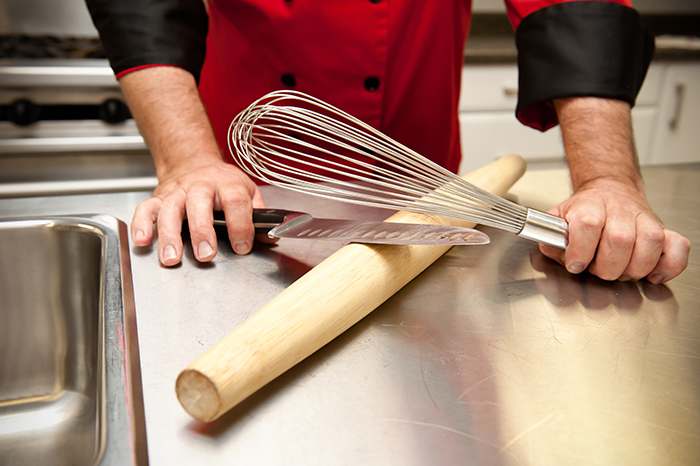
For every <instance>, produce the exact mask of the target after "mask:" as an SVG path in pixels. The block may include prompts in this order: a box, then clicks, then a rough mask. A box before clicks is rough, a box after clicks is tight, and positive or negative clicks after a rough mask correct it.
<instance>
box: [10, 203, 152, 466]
mask: <svg viewBox="0 0 700 466" xmlns="http://www.w3.org/2000/svg"><path fill="white" fill-rule="evenodd" d="M52 223H53V224H59V225H67V226H68V225H71V226H75V225H78V226H80V225H82V226H84V227H89V228H92V229H94V230H97V231H96V232H95V234H98V235H100V236H101V239H102V264H101V275H102V276H101V278H100V297H99V310H100V316H99V318H98V321H99V323H98V325H99V326H100V333H101V335H100V337H99V340H98V348H99V351H100V354H99V357H98V361H99V362H98V366H101V367H98V369H100V371H99V372H98V376H100V377H101V380H100V381H99V382H98V385H101V388H100V394H101V397H100V398H101V399H100V400H98V402H99V403H100V404H99V408H98V409H99V422H100V423H103V425H104V428H103V429H100V431H101V438H100V452H99V454H98V456H97V457H96V460H97V462H96V464H99V465H116V464H119V465H121V464H147V463H148V453H147V443H146V426H145V414H144V407H143V391H142V384H141V368H140V358H139V345H138V333H137V327H136V313H135V312H136V311H135V303H134V291H133V282H132V275H131V260H130V253H129V242H128V233H127V226H126V224H125V223H124V222H122V221H121V220H119V219H117V218H116V217H113V216H111V215H106V214H77V215H76V214H74V215H40V216H31V217H11V218H0V228H7V227H21V226H22V225H23V224H24V225H32V226H36V225H42V224H52Z"/></svg>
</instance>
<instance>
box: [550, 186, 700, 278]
mask: <svg viewBox="0 0 700 466" xmlns="http://www.w3.org/2000/svg"><path fill="white" fill-rule="evenodd" d="M550 212H551V213H553V214H555V215H560V216H562V217H564V218H566V220H567V221H568V223H569V245H568V247H567V249H566V251H560V250H557V249H555V248H551V247H548V246H543V245H540V250H541V251H542V253H543V254H544V255H546V256H547V257H550V258H552V259H554V260H556V261H557V262H559V263H560V264H563V265H565V266H566V269H567V270H568V271H569V272H570V273H574V274H576V273H579V272H581V271H583V270H585V269H586V268H588V271H589V272H590V273H591V274H593V275H596V276H598V277H599V278H601V279H603V280H621V281H630V280H632V281H636V280H640V279H642V278H644V277H648V281H649V282H651V283H664V282H666V281H668V280H671V279H672V278H675V277H677V276H678V275H679V274H680V273H681V272H683V270H685V268H686V267H687V265H688V255H689V251H690V242H689V241H688V240H687V239H686V238H684V237H683V236H682V235H680V234H678V233H676V232H674V231H671V230H667V229H665V228H664V227H663V225H662V224H661V222H660V221H659V220H658V219H657V218H656V216H654V215H653V213H652V212H651V211H650V210H649V208H648V207H646V206H645V204H641V203H634V202H629V201H626V200H625V198H624V197H612V196H608V197H607V198H606V197H601V196H597V195H596V194H593V195H591V194H590V193H589V194H584V195H579V196H576V195H575V196H573V197H572V198H570V199H569V200H567V201H565V202H564V203H562V204H561V205H560V206H558V207H557V208H554V209H552V210H550Z"/></svg>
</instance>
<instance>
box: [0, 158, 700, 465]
mask: <svg viewBox="0 0 700 466" xmlns="http://www.w3.org/2000/svg"><path fill="white" fill-rule="evenodd" d="M644 175H645V179H646V183H647V190H648V193H649V197H650V202H651V204H652V206H653V207H654V208H655V209H656V211H657V212H658V213H659V214H661V216H662V218H663V220H664V221H665V222H666V224H667V225H668V226H669V227H670V228H672V229H676V230H678V231H681V232H682V233H683V234H685V235H686V236H687V237H689V238H690V239H691V241H692V242H693V243H694V244H696V245H697V244H699V243H700V217H699V215H698V212H700V201H699V199H700V164H694V165H684V166H675V167H647V168H645V169H644ZM568 190H569V187H568V181H567V174H566V172H565V170H549V171H531V172H528V173H526V175H525V176H524V177H523V179H522V180H521V181H519V182H518V183H517V184H516V185H515V186H514V188H513V189H512V190H511V193H512V195H513V196H515V197H517V198H518V200H519V201H520V202H521V203H523V204H526V205H531V206H533V207H537V208H545V209H546V208H549V207H550V206H551V205H554V204H555V203H557V202H559V201H560V200H562V199H564V198H566V197H567V196H568ZM264 195H265V198H266V200H267V203H268V205H269V206H274V207H279V208H287V209H300V210H306V211H308V212H310V213H312V214H314V215H318V216H331V217H333V216H335V217H345V216H348V217H350V216H363V217H370V218H382V217H385V216H386V215H387V214H386V213H385V212H383V211H373V210H370V209H366V208H359V207H356V206H350V205H342V204H340V205H339V204H335V203H331V202H328V201H320V200H317V199H313V198H308V197H304V196H302V195H296V194H289V193H286V192H284V193H283V192H280V191H279V190H277V189H275V188H270V187H265V188H264ZM147 197H148V194H147V193H144V192H136V193H115V194H104V195H82V196H62V197H43V198H23V199H0V216H2V217H10V216H18V215H41V214H62V213H85V212H95V213H97V212H99V213H108V214H112V215H115V216H116V217H118V218H120V219H122V220H124V221H126V222H128V221H129V220H130V218H131V215H132V213H133V209H134V207H135V206H136V204H137V203H138V202H140V201H142V200H144V199H146V198H147ZM484 230H485V231H487V232H488V233H489V235H491V238H492V243H491V244H490V245H488V246H477V247H468V246H465V247H455V248H453V249H452V250H450V251H449V252H448V253H447V254H446V255H445V256H443V257H442V258H441V259H439V260H438V261H437V262H436V263H435V264H434V265H433V266H431V267H430V268H429V269H428V270H426V271H425V272H424V273H423V274H422V275H420V276H419V277H418V278H416V279H415V280H414V281H412V282H411V283H409V284H408V285H407V286H406V287H405V288H404V289H403V290H401V291H400V292H399V293H398V294H396V295H395V296H394V297H393V298H391V299H390V300H389V301H387V302H386V303H385V304H384V305H382V306H381V307H380V308H378V309H377V310H375V311H374V312H373V313H371V314H370V315H369V316H368V317H367V318H365V319H364V320H362V321H361V322H359V323H358V324H357V325H355V326H354V327H352V328H351V329H350V330H348V331H347V332H346V333H345V334H343V335H341V336H340V337H339V338H337V339H336V340H335V341H333V342H331V343H330V344H329V345H327V346H326V347H324V348H322V349H321V350H320V351H318V352H317V353H316V354H314V355H313V356H311V357H310V358H308V359H307V360H305V361H304V362H302V363H301V364H299V365H298V366H296V367H295V368H293V369H292V370H290V371H288V372H287V373H286V374H284V375H282V376H281V377H279V378H278V379H277V380H275V381H273V382H272V383H271V384H269V385H268V386H267V387H265V388H264V389H262V390H261V391H259V392H258V393H256V394H255V395H253V396H252V397H251V398H249V399H248V400H246V401H245V402H243V403H242V404H241V405H239V406H238V407H236V408H234V410H232V411H231V412H229V413H228V414H226V415H225V416H224V417H223V418H221V419H220V420H218V421H216V422H214V423H211V424H206V423H201V422H197V421H194V420H192V419H191V418H190V417H188V415H187V414H186V413H185V412H184V410H183V409H182V408H181V407H180V406H179V404H178V402H177V399H176V397H175V392H174V384H175V378H176V377H177V375H178V373H179V372H180V370H182V369H183V368H184V367H185V366H186V365H187V364H189V363H190V362H192V361H193V360H194V359H196V358H197V357H198V356H199V355H201V354H202V353H204V352H205V351H206V350H207V349H208V348H210V347H211V346H212V345H214V344H215V343H216V342H218V341H219V340H220V339H221V338H222V337H224V336H225V335H226V334H228V333H229V332H230V331H231V330H233V329H234V328H235V327H236V326H237V325H238V324H240V323H241V322H243V321H244V320H245V319H246V318H247V317H248V316H249V315H251V314H252V313H254V312H255V311H256V310H257V309H259V308H260V307H262V306H263V305H264V304H265V303H266V302H268V301H269V300H270V299H272V298H273V297H274V296H276V295H277V294H278V293H279V292H281V291H282V290H283V289H284V288H285V287H287V286H288V285H289V284H291V283H292V282H293V281H294V280H295V279H297V278H298V277H300V276H301V275H302V274H304V273H305V272H306V271H308V270H309V269H310V268H311V267H313V266H314V265H316V264H317V263H319V262H320V261H322V260H323V259H324V258H325V257H327V256H328V255H329V254H331V253H332V252H333V251H334V250H335V249H336V248H337V247H338V245H334V244H333V243H330V242H329V243H321V242H318V243H316V242H312V241H308V240H297V241H295V240H286V241H285V240H282V241H280V243H279V245H278V246H276V247H266V246H262V245H257V246H256V247H255V249H254V251H253V253H252V254H250V255H248V256H235V255H234V254H233V253H232V251H231V249H230V247H229V246H227V245H226V244H225V243H224V242H222V243H221V244H220V248H221V252H220V254H219V255H218V256H217V258H216V259H215V260H214V261H213V262H212V263H210V264H198V263H196V262H195V260H194V258H193V256H192V253H191V248H188V250H187V252H186V257H185V259H184V261H183V264H182V265H181V266H178V267H175V268H171V269H168V268H164V267H161V266H160V265H159V264H158V261H157V256H156V250H155V248H136V247H132V248H131V260H132V270H133V277H134V292H135V300H136V311H137V319H138V332H139V341H140V355H141V364H142V379H143V392H144V397H145V399H144V404H145V412H146V425H147V433H148V449H149V458H150V463H151V464H152V465H176V464H183V465H194V464H206V465H218V464H221V465H224V464H225V465H230V464H274V465H278V464H285V465H330V464H332V465H336V464H382V465H384V464H400V465H424V464H429V465H435V464H463V465H464V464H484V465H485V464H489V465H491V464H495V465H511V464H512V465H522V464H557V465H560V464H606V465H609V464H616V465H624V464H633V465H644V464H649V465H659V464H683V465H692V464H700V448H698V446H697V445H698V442H700V406H699V404H700V288H699V285H700V260H698V259H697V255H696V254H693V255H691V263H690V266H689V268H688V270H686V271H685V273H684V274H683V275H681V276H680V277H679V278H677V279H676V280H674V281H672V282H670V283H669V284H668V286H663V285H662V286H653V285H649V284H647V283H645V282H642V283H638V284H635V283H606V282H603V281H601V280H598V279H596V278H593V277H590V276H586V275H583V276H577V277H573V276H570V275H568V274H567V273H566V272H565V271H563V269H562V268H560V267H559V266H558V265H556V264H553V263H551V262H549V261H547V260H545V259H544V258H543V257H542V256H540V255H539V253H538V251H537V248H536V245H535V244H534V243H531V242H528V241H526V240H522V239H519V238H516V237H515V236H513V235H510V234H507V233H502V232H499V231H496V230H493V229H488V228H485V229H484Z"/></svg>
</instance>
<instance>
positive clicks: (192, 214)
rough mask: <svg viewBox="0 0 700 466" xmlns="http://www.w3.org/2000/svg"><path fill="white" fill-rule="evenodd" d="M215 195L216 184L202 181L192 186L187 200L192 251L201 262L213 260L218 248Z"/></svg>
mask: <svg viewBox="0 0 700 466" xmlns="http://www.w3.org/2000/svg"><path fill="white" fill-rule="evenodd" d="M215 195H216V188H215V187H214V185H212V184H211V183H207V182H200V183H196V184H193V185H192V186H191V187H190V189H189V191H188V193H187V199H186V201H185V206H186V209H187V224H188V227H189V229H190V239H191V241H192V251H194V256H195V258H196V259H197V260H198V261H200V262H208V261H210V260H212V259H213V258H214V256H216V252H217V250H218V247H217V241H216V232H215V231H214V226H213V223H214V218H213V217H214V215H213V211H214V196H215Z"/></svg>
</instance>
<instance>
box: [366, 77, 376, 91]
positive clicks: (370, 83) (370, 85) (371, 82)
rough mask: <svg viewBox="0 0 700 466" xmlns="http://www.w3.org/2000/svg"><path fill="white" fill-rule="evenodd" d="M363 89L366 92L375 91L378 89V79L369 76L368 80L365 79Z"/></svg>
mask: <svg viewBox="0 0 700 466" xmlns="http://www.w3.org/2000/svg"><path fill="white" fill-rule="evenodd" d="M365 89H367V90H368V91H376V90H377V89H379V78H377V77H376V76H370V77H369V78H367V79H365Z"/></svg>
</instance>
